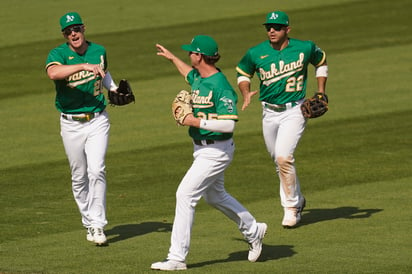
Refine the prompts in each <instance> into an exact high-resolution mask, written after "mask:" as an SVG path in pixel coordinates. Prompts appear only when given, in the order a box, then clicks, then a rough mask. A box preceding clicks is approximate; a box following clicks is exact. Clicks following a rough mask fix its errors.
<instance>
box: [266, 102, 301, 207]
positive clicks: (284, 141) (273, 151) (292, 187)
mask: <svg viewBox="0 0 412 274" xmlns="http://www.w3.org/2000/svg"><path fill="white" fill-rule="evenodd" d="M305 126H306V119H305V118H304V117H303V115H302V111H301V110H300V104H298V105H296V106H294V107H289V108H288V109H287V110H285V111H283V112H276V111H273V110H271V109H268V108H265V107H263V119H262V128H263V138H264V140H265V144H266V149H267V151H268V152H269V154H270V156H271V158H272V160H273V161H274V163H275V165H276V172H277V174H278V176H279V180H280V199H281V205H282V206H283V207H299V206H301V205H302V203H303V196H302V193H301V191H300V182H299V178H298V176H297V173H296V169H295V164H294V163H295V158H294V152H295V149H296V146H297V144H298V142H299V140H300V138H301V137H302V135H303V132H304V130H305Z"/></svg>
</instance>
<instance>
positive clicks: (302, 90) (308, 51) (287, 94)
mask: <svg viewBox="0 0 412 274" xmlns="http://www.w3.org/2000/svg"><path fill="white" fill-rule="evenodd" d="M325 60H326V54H325V52H324V51H323V50H321V49H320V48H319V47H317V46H316V45H315V43H313V42H312V41H302V40H298V39H292V38H290V39H289V44H288V46H287V47H286V48H284V49H282V50H275V49H274V48H273V47H272V46H271V44H270V41H269V40H267V41H265V42H263V43H260V44H258V45H256V46H254V47H252V48H250V49H249V50H248V51H247V52H246V54H245V56H243V58H242V59H241V60H240V62H239V64H238V66H237V67H236V70H237V72H238V75H243V76H247V77H249V78H252V77H253V75H254V74H255V73H256V75H257V76H258V77H259V79H260V95H259V100H261V101H264V102H267V103H270V104H285V103H288V102H293V101H298V100H300V99H302V98H305V96H306V82H307V81H306V80H307V74H308V65H309V64H312V65H314V66H315V67H317V66H320V65H322V64H323V63H324V62H325Z"/></svg>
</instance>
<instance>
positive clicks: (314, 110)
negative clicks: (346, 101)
mask: <svg viewBox="0 0 412 274" xmlns="http://www.w3.org/2000/svg"><path fill="white" fill-rule="evenodd" d="M300 108H301V110H302V114H303V116H304V117H305V118H317V117H320V116H322V115H323V114H325V112H326V111H328V96H326V94H324V93H320V92H317V93H315V95H314V96H313V97H312V98H308V99H306V100H305V101H304V102H303V103H302V105H301V106H300Z"/></svg>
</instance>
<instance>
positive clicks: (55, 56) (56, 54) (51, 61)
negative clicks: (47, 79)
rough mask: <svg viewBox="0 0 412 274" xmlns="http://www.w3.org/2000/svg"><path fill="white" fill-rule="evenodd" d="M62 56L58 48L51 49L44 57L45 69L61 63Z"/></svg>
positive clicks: (62, 61)
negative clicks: (45, 57)
mask: <svg viewBox="0 0 412 274" xmlns="http://www.w3.org/2000/svg"><path fill="white" fill-rule="evenodd" d="M63 64H64V57H63V55H62V54H61V50H59V48H55V49H52V50H51V51H50V52H49V55H48V56H47V59H46V67H45V68H46V70H47V68H49V67H50V66H52V65H63Z"/></svg>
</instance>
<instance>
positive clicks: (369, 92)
mask: <svg viewBox="0 0 412 274" xmlns="http://www.w3.org/2000/svg"><path fill="white" fill-rule="evenodd" d="M15 2H16V1H12V0H3V1H2V2H1V3H0V23H1V25H2V26H3V29H2V30H3V33H2V34H3V35H2V36H1V37H0V60H1V62H0V72H1V74H2V75H3V76H2V86H1V87H0V102H1V103H2V104H1V105H2V107H1V109H0V117H1V119H0V129H1V130H0V147H1V157H0V186H1V192H0V229H1V230H0V231H1V233H0V273H151V272H153V271H151V270H150V264H151V263H152V262H154V261H158V260H162V259H164V258H165V256H166V254H167V250H168V248H169V242H170V232H171V226H172V222H173V217H174V204H175V190H176V187H177V185H178V183H179V180H180V179H181V177H182V176H183V175H184V172H185V171H186V170H187V168H188V167H189V165H190V163H191V160H192V159H191V152H192V147H191V143H190V139H189V138H188V136H187V130H186V129H185V128H182V127H176V126H175V124H174V122H173V121H172V118H171V117H170V101H171V98H173V96H174V95H175V93H176V92H177V91H178V90H179V89H181V88H182V87H185V83H184V81H183V79H182V78H181V77H180V76H179V75H178V73H177V72H176V70H175V69H174V67H173V66H172V65H170V63H168V62H167V61H165V60H164V59H162V58H160V57H157V56H156V50H155V46H154V45H155V44H156V43H161V44H163V45H164V46H166V47H168V48H169V49H171V50H172V51H174V52H175V53H176V54H177V55H178V56H180V57H182V59H184V58H186V56H185V53H184V52H183V51H182V50H180V45H182V44H186V43H189V42H190V40H191V38H192V37H193V36H194V35H196V34H200V33H205V34H210V35H212V36H213V37H215V39H216V40H217V41H218V43H219V46H220V52H221V55H222V59H221V60H220V61H219V63H218V64H219V66H220V68H221V69H222V70H223V71H224V72H225V74H226V75H227V76H228V78H229V79H230V80H231V82H232V83H233V85H234V86H235V70H234V68H235V66H236V64H237V62H238V61H239V59H240V57H241V56H242V55H243V54H244V52H245V51H246V49H247V48H248V47H250V46H253V45H255V44H256V43H258V42H260V41H262V40H263V39H265V32H264V30H263V27H262V26H261V24H262V22H263V20H264V18H265V15H266V13H267V12H268V11H271V10H273V9H282V10H285V11H286V12H288V14H289V16H290V18H291V23H292V33H291V36H292V37H296V38H300V39H312V40H313V41H315V42H316V43H317V44H318V45H319V46H320V47H322V48H323V49H324V50H325V51H326V52H327V54H328V63H329V74H330V77H329V79H328V85H327V91H328V95H329V100H330V111H329V112H328V113H327V114H326V115H325V116H324V117H322V118H320V119H316V120H311V121H309V124H308V126H307V129H306V132H305V135H304V137H303V138H302V140H301V143H300V145H299V147H298V150H297V151H296V155H295V156H296V159H297V161H296V165H297V169H298V174H299V177H300V180H301V182H302V189H303V192H304V194H305V196H306V198H307V200H308V203H307V208H306V209H305V211H304V214H303V220H302V225H301V226H299V227H298V228H297V229H293V230H284V229H283V228H282V227H281V226H280V222H281V218H282V209H281V207H280V205H279V195H278V188H279V187H278V180H277V178H276V176H275V174H274V167H273V164H272V163H271V161H270V158H269V156H268V155H267V152H266V150H265V147H264V144H263V138H262V134H261V126H260V123H261V114H260V107H259V104H258V102H257V101H254V102H253V104H252V105H251V106H250V107H249V108H248V109H247V110H246V111H244V112H241V113H240V121H239V123H238V124H237V127H236V133H235V141H236V147H237V149H236V155H235V159H234V161H233V163H232V165H231V166H230V167H229V169H228V170H227V173H226V188H227V190H228V191H229V192H230V193H231V194H232V195H233V196H235V197H236V198H237V199H238V200H239V201H241V202H242V203H243V204H244V205H245V206H246V207H247V208H248V209H249V210H250V211H251V212H252V213H253V214H254V215H255V217H256V218H257V219H258V220H259V221H264V222H266V223H267V224H268V225H269V231H268V235H267V237H266V238H265V241H264V247H263V252H262V256H261V258H260V260H259V261H258V262H256V263H249V262H248V261H247V248H248V247H247V244H246V243H245V242H244V241H243V239H242V237H241V234H240V233H239V232H238V231H237V229H236V225H234V224H233V223H231V222H230V221H229V220H228V219H226V218H225V217H224V216H223V215H222V214H221V213H220V212H218V211H216V210H214V209H212V208H210V207H209V206H207V205H206V204H205V203H204V202H203V201H202V202H201V203H200V204H199V205H198V208H197V212H196V220H195V225H194V228H193V236H192V244H191V250H190V253H189V256H188V258H187V263H188V267H189V269H188V271H187V272H188V273H411V271H412V263H411V262H410V254H411V252H412V246H411V236H410V232H409V231H410V228H411V227H412V220H411V213H412V211H411V209H410V207H409V205H410V198H411V196H412V190H411V180H412V171H411V167H412V160H411V154H412V138H411V137H412V130H411V128H412V114H411V106H410V105H409V102H410V101H411V99H412V98H411V91H410V85H409V79H410V75H411V71H412V66H411V54H410V52H411V51H412V31H411V24H410V20H409V17H410V14H411V12H412V2H411V1H409V0H395V1H388V0H375V1H372V0H370V1H355V0H352V1H349V0H346V1H345V0H331V1H327V4H325V2H326V1H321V0H314V1H305V2H304V1H300V0H294V1H284V2H287V3H282V4H280V3H279V4H276V3H274V2H273V1H244V0H238V1H234V0H226V1H217V0H211V1H205V3H202V4H196V5H195V4H194V3H193V2H190V1H182V0H174V1H166V0H160V1H148V0H146V1H143V0H137V1H132V0H119V1H116V2H115V3H114V2H111V1H107V0H101V1H95V0H90V1H87V2H84V1H79V0H75V1H67V2H66V3H60V1H52V0H45V1H30V0H21V1H18V3H15ZM202 5H203V7H202ZM69 10H77V11H79V13H80V14H81V15H82V16H83V19H84V21H85V23H86V27H87V33H86V34H87V38H88V39H90V40H92V41H94V42H96V43H100V44H103V45H105V46H106V48H107V50H108V58H109V69H110V72H111V74H112V75H113V77H114V78H115V79H120V78H127V79H129V80H130V81H131V84H132V86H133V88H134V90H135V93H136V99H137V102H136V104H135V105H130V106H127V107H121V108H112V107H109V108H108V112H109V114H110V117H111V136H110V145H109V150H108V155H107V179H108V193H107V213H108V220H109V225H108V226H107V227H106V232H107V236H108V239H109V245H108V246H107V247H102V248H98V247H95V246H94V245H92V244H90V243H88V242H87V241H86V240H85V231H84V229H83V228H82V227H81V224H80V216H79V213H78V211H77V208H76V206H75V203H74V200H73V198H72V193H71V186H70V173H69V168H68V164H67V160H66V157H65V155H64V150H63V145H62V143H61V139H60V136H59V124H58V112H57V110H56V109H55V108H54V91H53V84H52V82H51V81H50V80H49V79H48V78H47V76H46V74H45V72H44V65H45V60H46V57H47V54H48V52H49V50H50V49H51V48H53V47H55V46H57V45H58V44H60V43H62V42H63V39H62V37H61V35H60V33H59V29H58V20H59V17H60V16H61V15H62V14H64V13H65V12H67V11H69ZM200 14H201V15H200ZM312 75H313V72H312ZM254 84H255V85H256V86H257V83H256V82H255V83H254ZM314 87H315V86H314V77H313V76H312V77H311V78H310V80H309V92H311V90H313V89H314ZM125 117H126V118H127V123H126V122H124V119H125Z"/></svg>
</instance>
